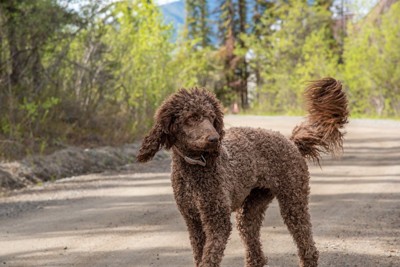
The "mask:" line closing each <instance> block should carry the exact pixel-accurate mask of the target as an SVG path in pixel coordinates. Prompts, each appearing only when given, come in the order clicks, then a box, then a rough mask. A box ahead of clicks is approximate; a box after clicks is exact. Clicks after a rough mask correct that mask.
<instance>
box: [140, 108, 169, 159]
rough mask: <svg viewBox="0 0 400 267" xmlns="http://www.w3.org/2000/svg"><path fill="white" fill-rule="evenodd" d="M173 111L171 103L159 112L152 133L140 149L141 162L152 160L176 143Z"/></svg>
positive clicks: (146, 137) (147, 136)
mask: <svg viewBox="0 0 400 267" xmlns="http://www.w3.org/2000/svg"><path fill="white" fill-rule="evenodd" d="M172 113H173V109H172V108H171V104H170V103H169V101H166V102H164V104H163V105H162V106H161V107H160V108H159V109H158V110H157V112H156V116H155V124H154V126H153V128H152V129H151V130H150V132H149V133H148V134H147V135H146V136H145V138H144V139H143V142H142V146H141V147H140V150H139V154H138V155H137V156H136V158H137V160H138V161H139V162H146V161H149V160H151V159H152V158H153V157H154V155H155V154H156V153H157V152H158V151H159V150H160V149H161V148H163V147H165V148H166V149H169V148H171V147H172V145H173V143H174V138H173V134H172V130H173V128H174V125H173V116H172Z"/></svg>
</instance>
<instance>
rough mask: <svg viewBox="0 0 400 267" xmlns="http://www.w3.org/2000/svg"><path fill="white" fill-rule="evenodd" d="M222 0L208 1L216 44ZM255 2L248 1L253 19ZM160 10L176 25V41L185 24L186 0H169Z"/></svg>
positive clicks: (166, 18) (248, 16) (166, 20)
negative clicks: (171, 0) (170, 0)
mask: <svg viewBox="0 0 400 267" xmlns="http://www.w3.org/2000/svg"><path fill="white" fill-rule="evenodd" d="M220 2H221V1H218V0H209V1H208V11H209V13H210V15H209V18H208V19H209V21H210V26H211V31H212V32H213V33H214V34H213V35H214V36H212V37H211V40H212V43H214V44H216V43H217V42H218V38H217V31H218V25H217V23H216V22H217V20H218V16H219V14H218V11H219V5H220ZM253 5H254V3H253V2H252V1H249V2H248V8H247V10H248V15H247V19H248V20H249V22H250V20H251V17H252V14H251V11H252V8H253ZM159 7H160V10H161V12H162V14H163V15H164V19H165V22H166V23H172V25H173V26H174V37H173V40H174V41H175V40H176V38H177V36H178V33H179V32H180V31H181V30H182V29H183V26H184V25H185V15H186V12H185V0H178V1H173V2H167V3H166V4H160V5H159Z"/></svg>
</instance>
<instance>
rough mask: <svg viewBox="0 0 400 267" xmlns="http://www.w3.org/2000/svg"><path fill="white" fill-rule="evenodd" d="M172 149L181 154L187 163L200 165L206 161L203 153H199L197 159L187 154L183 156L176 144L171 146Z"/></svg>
mask: <svg viewBox="0 0 400 267" xmlns="http://www.w3.org/2000/svg"><path fill="white" fill-rule="evenodd" d="M172 149H173V150H174V151H175V152H176V153H177V154H178V155H179V156H181V157H182V158H183V159H184V160H185V161H186V162H187V163H189V164H191V165H200V166H203V167H204V166H206V164H207V162H206V159H205V158H204V156H203V155H201V156H200V157H199V158H198V159H194V158H190V157H188V156H185V155H184V154H183V153H182V152H181V151H180V150H179V149H178V148H177V147H176V146H173V147H172Z"/></svg>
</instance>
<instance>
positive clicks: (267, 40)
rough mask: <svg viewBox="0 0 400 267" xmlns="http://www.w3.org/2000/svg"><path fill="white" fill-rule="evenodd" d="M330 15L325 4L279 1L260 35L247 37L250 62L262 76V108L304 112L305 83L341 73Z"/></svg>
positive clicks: (259, 93) (258, 94)
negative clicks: (337, 70)
mask: <svg viewBox="0 0 400 267" xmlns="http://www.w3.org/2000/svg"><path fill="white" fill-rule="evenodd" d="M267 11H268V10H267ZM271 14H273V16H271ZM331 16H332V14H331V13H330V11H329V10H327V9H326V7H324V6H323V5H322V6H319V5H312V6H310V5H308V4H307V2H306V1H300V0H293V1H277V2H276V3H275V5H274V6H272V7H270V12H266V13H264V16H263V17H262V18H261V23H262V25H264V27H261V28H264V31H261V32H260V31H259V36H256V35H254V36H249V37H247V36H242V38H243V39H244V41H245V42H246V44H247V46H248V47H249V48H250V49H251V50H252V51H253V57H252V59H251V61H250V66H251V67H252V68H253V69H257V70H258V71H259V75H260V77H259V79H260V80H261V82H260V81H259V82H258V88H257V91H256V98H257V101H256V102H255V103H256V105H255V107H256V108H257V109H261V110H264V112H285V113H288V112H290V113H298V112H301V110H303V108H302V104H301V103H302V102H301V101H302V97H301V94H302V92H303V88H304V82H305V81H309V80H314V79H317V78H320V77H323V76H326V75H331V76H333V75H334V74H335V73H336V69H337V62H338V56H337V54H335V53H334V52H335V47H336V46H337V44H336V42H335V40H334V39H333V36H332V32H331V28H330V22H331ZM278 18H279V19H278ZM260 35H261V36H260Z"/></svg>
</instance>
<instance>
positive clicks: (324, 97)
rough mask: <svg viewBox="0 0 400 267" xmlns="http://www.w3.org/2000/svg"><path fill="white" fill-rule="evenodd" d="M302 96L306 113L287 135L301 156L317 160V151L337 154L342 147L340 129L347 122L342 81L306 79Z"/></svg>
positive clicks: (319, 153)
mask: <svg viewBox="0 0 400 267" xmlns="http://www.w3.org/2000/svg"><path fill="white" fill-rule="evenodd" d="M305 97H306V101H307V110H308V113H309V115H308V117H307V120H306V121H305V122H303V123H302V124H300V125H299V126H297V127H295V128H294V130H293V133H292V137H291V138H290V139H291V140H293V142H294V143H295V144H296V145H297V146H298V147H299V150H300V152H301V154H302V155H303V156H304V157H306V158H309V159H312V160H314V161H316V162H319V159H320V157H321V153H332V154H333V155H337V154H339V152H341V151H342V145H343V133H342V132H341V131H340V130H341V129H342V128H343V127H344V125H345V124H346V123H347V122H348V121H347V117H348V115H349V111H348V109H347V98H346V95H345V93H344V92H343V90H342V84H341V83H340V82H339V81H336V80H335V79H333V78H324V79H321V80H318V81H314V82H312V83H310V85H309V86H308V87H307V89H306V92H305Z"/></svg>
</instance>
